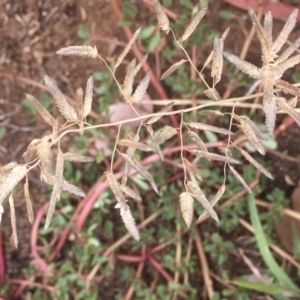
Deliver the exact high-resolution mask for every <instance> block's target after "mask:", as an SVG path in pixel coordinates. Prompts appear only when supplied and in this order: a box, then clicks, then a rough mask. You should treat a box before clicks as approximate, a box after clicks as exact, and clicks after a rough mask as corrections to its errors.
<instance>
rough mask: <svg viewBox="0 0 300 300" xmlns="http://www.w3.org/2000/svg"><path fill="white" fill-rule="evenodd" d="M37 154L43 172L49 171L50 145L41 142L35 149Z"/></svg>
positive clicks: (43, 141)
mask: <svg viewBox="0 0 300 300" xmlns="http://www.w3.org/2000/svg"><path fill="white" fill-rule="evenodd" d="M36 150H37V154H38V157H39V159H40V160H41V162H40V165H41V169H42V171H43V172H45V171H47V172H48V171H49V170H50V168H51V157H52V153H51V144H50V143H49V142H47V141H46V140H42V141H41V142H40V143H39V144H38V145H37V147H36Z"/></svg>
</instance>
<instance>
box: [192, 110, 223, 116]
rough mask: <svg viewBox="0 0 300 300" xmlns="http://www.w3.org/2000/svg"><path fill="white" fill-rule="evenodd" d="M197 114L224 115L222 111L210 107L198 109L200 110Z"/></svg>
mask: <svg viewBox="0 0 300 300" xmlns="http://www.w3.org/2000/svg"><path fill="white" fill-rule="evenodd" d="M198 115H202V116H224V114H223V113H222V112H220V111H219V110H211V109H207V110H200V111H198Z"/></svg>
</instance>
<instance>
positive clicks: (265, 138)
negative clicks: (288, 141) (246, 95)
mask: <svg viewBox="0 0 300 300" xmlns="http://www.w3.org/2000/svg"><path fill="white" fill-rule="evenodd" d="M239 118H240V119H238V120H243V121H244V122H245V123H247V124H248V125H249V126H250V127H251V129H252V130H253V131H254V133H255V135H256V136H257V137H258V138H259V139H260V140H262V141H267V140H268V138H267V137H265V136H264V134H263V133H262V132H261V131H260V129H259V128H258V127H257V126H256V124H255V123H254V122H253V121H252V120H251V119H249V118H248V117H247V116H240V117H239Z"/></svg>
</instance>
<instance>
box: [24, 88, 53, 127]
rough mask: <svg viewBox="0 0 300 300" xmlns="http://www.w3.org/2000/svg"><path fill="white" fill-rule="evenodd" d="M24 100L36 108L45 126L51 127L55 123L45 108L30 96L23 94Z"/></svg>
mask: <svg viewBox="0 0 300 300" xmlns="http://www.w3.org/2000/svg"><path fill="white" fill-rule="evenodd" d="M25 96H26V99H27V100H28V101H29V102H30V103H31V104H32V105H33V106H34V107H35V108H36V110H37V111H38V112H39V114H40V115H41V117H42V118H43V119H44V120H45V122H46V123H47V124H49V125H50V126H53V125H54V123H55V119H54V117H53V116H52V115H51V114H50V113H49V112H48V110H46V108H45V107H44V106H43V105H42V104H41V103H40V102H39V101H38V100H37V99H36V98H35V97H34V96H32V95H30V94H25Z"/></svg>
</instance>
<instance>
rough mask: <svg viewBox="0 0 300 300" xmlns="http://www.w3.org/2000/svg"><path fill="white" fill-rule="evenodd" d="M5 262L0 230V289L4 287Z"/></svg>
mask: <svg viewBox="0 0 300 300" xmlns="http://www.w3.org/2000/svg"><path fill="white" fill-rule="evenodd" d="M5 274H6V262H5V252H4V243H3V238H2V232H1V229H0V287H1V286H4V285H5Z"/></svg>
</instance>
